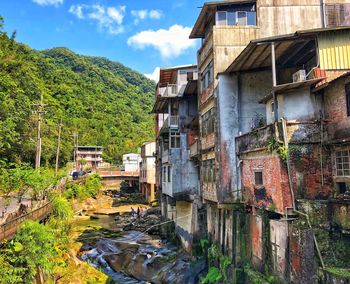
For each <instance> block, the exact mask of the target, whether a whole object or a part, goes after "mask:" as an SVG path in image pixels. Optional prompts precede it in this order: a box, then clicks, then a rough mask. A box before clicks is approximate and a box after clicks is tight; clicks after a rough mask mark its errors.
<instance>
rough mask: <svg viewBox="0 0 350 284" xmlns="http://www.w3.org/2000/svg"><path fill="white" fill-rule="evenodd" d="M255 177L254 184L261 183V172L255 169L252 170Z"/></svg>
mask: <svg viewBox="0 0 350 284" xmlns="http://www.w3.org/2000/svg"><path fill="white" fill-rule="evenodd" d="M254 177H255V185H263V184H264V183H263V172H262V171H255V172H254Z"/></svg>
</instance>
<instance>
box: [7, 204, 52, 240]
mask: <svg viewBox="0 0 350 284" xmlns="http://www.w3.org/2000/svg"><path fill="white" fill-rule="evenodd" d="M51 210H52V204H51V202H48V203H46V204H45V205H43V206H42V207H40V208H38V209H35V210H33V211H31V212H29V213H26V214H24V215H22V216H19V217H17V218H15V219H13V220H11V221H9V222H6V223H5V224H2V225H1V226H0V241H3V240H6V239H7V240H8V239H11V238H12V237H13V236H14V235H15V234H16V232H17V230H18V229H19V228H20V226H21V225H22V224H23V222H24V221H26V220H34V221H41V220H43V219H45V218H46V217H47V216H48V215H49V214H50V213H51Z"/></svg>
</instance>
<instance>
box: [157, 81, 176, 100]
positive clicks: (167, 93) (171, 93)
mask: <svg viewBox="0 0 350 284" xmlns="http://www.w3.org/2000/svg"><path fill="white" fill-rule="evenodd" d="M159 93H160V95H161V96H162V97H169V98H171V97H176V96H177V95H178V87H177V85H176V84H168V85H167V86H166V87H162V88H159Z"/></svg>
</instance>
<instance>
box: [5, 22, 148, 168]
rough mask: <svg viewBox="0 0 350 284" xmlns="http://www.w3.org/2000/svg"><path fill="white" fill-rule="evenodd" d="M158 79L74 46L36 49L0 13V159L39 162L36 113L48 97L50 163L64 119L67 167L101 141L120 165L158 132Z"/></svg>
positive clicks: (46, 153)
mask: <svg viewBox="0 0 350 284" xmlns="http://www.w3.org/2000/svg"><path fill="white" fill-rule="evenodd" d="M154 87H155V86H154V83H153V82H152V81H150V80H148V79H147V78H145V77H144V76H143V75H141V74H139V73H137V72H135V71H133V70H131V69H129V68H127V67H125V66H123V65H121V64H119V63H116V62H111V61H109V60H107V59H105V58H97V57H88V56H80V55H77V54H75V53H73V52H72V51H70V50H68V49H66V48H53V49H50V50H44V51H36V50H33V49H31V48H30V47H28V46H26V45H24V44H20V43H18V42H16V41H15V33H14V34H13V35H12V36H8V35H7V34H6V33H5V32H3V30H2V19H1V18H0V160H5V161H7V162H18V161H24V162H28V163H30V164H33V162H34V157H35V140H36V114H33V112H32V111H33V110H34V109H35V106H34V105H33V104H35V103H38V102H39V101H40V96H41V95H43V98H44V104H46V107H45V111H46V113H45V115H44V123H43V130H42V138H43V140H42V145H43V146H42V160H43V161H42V163H43V164H44V165H50V164H51V165H52V164H53V163H54V160H55V154H56V141H57V132H58V126H57V125H58V123H59V121H60V120H61V119H62V121H63V125H64V127H63V132H62V147H61V149H62V150H61V157H60V158H61V159H60V163H61V165H64V164H65V163H66V162H67V161H69V160H70V159H71V157H72V152H73V137H72V135H73V134H74V133H76V132H78V133H79V137H78V139H79V144H80V145H95V144H98V145H101V146H103V147H104V159H105V160H106V161H109V162H112V163H119V162H120V160H121V155H122V154H123V153H125V152H134V151H137V149H138V147H140V145H141V143H142V142H143V141H145V140H150V139H152V137H153V127H152V124H153V122H152V115H151V114H150V111H151V107H152V104H153V100H154V96H153V90H154Z"/></svg>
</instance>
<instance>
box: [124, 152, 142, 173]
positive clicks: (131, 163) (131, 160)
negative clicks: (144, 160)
mask: <svg viewBox="0 0 350 284" xmlns="http://www.w3.org/2000/svg"><path fill="white" fill-rule="evenodd" d="M140 162H141V157H140V155H139V154H135V153H129V154H124V155H123V167H124V171H126V172H139V171H140Z"/></svg>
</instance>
